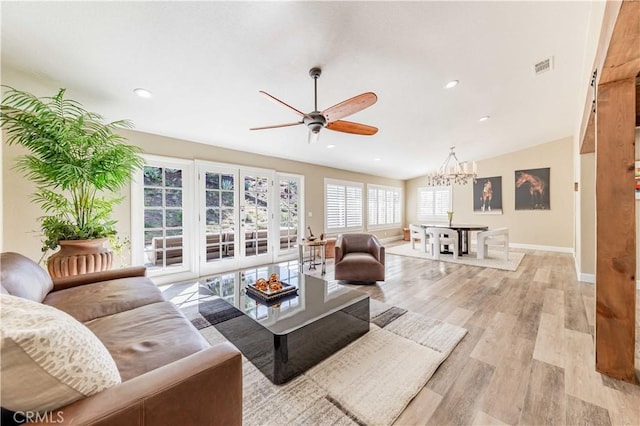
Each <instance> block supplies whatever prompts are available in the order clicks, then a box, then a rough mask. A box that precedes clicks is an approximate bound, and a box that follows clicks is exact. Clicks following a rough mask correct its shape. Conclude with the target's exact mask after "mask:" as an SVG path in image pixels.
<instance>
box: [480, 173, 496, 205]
mask: <svg viewBox="0 0 640 426" xmlns="http://www.w3.org/2000/svg"><path fill="white" fill-rule="evenodd" d="M492 198H493V185H491V181H490V180H489V179H487V180H486V181H485V182H484V185H483V186H482V195H481V196H480V210H482V211H485V210H486V211H488V212H490V211H491V199H492Z"/></svg>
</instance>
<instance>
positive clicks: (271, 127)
mask: <svg viewBox="0 0 640 426" xmlns="http://www.w3.org/2000/svg"><path fill="white" fill-rule="evenodd" d="M298 124H302V121H299V122H297V123H287V124H274V125H273V126H262V127H252V128H250V129H249V130H265V129H277V128H278V127H289V126H297V125H298Z"/></svg>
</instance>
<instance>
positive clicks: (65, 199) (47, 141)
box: [0, 86, 144, 250]
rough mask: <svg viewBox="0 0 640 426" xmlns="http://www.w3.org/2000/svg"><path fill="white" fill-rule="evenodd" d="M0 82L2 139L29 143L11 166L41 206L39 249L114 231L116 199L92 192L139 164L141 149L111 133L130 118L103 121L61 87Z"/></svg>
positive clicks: (107, 188) (118, 183)
mask: <svg viewBox="0 0 640 426" xmlns="http://www.w3.org/2000/svg"><path fill="white" fill-rule="evenodd" d="M3 87H5V89H6V92H5V94H4V97H3V100H2V105H0V126H2V128H3V129H4V131H5V134H6V139H7V143H8V144H9V145H14V144H15V145H20V146H23V147H24V148H26V149H27V150H28V151H29V153H28V154H27V155H24V156H21V157H19V158H18V159H17V161H16V164H15V167H16V169H17V170H19V171H20V172H22V173H23V174H24V176H25V177H26V178H27V179H29V180H31V181H33V182H34V183H35V184H36V185H37V186H38V191H37V192H36V193H35V194H33V197H32V199H33V200H34V202H36V203H37V204H39V205H40V207H41V208H42V210H43V211H44V212H45V213H47V214H48V215H47V216H43V217H41V218H40V221H41V223H42V228H43V231H44V233H45V237H46V241H45V243H44V247H43V250H48V249H53V248H55V247H56V246H57V244H58V241H59V239H85V238H83V237H87V236H91V238H97V237H106V236H113V235H115V221H114V220H112V219H111V216H112V213H113V207H114V205H115V204H117V203H118V202H119V201H120V199H118V198H113V197H104V196H97V194H98V193H103V192H104V193H117V192H118V191H119V190H120V189H122V188H123V187H124V186H125V185H127V184H128V183H129V182H130V180H131V175H132V173H133V172H134V171H135V170H138V169H140V168H142V166H143V164H144V163H143V160H142V158H141V157H140V155H139V154H140V152H141V150H140V149H139V148H138V147H136V146H133V145H128V144H127V143H126V142H127V141H126V139H125V138H124V137H123V136H122V135H119V134H117V133H116V132H117V131H118V129H126V128H132V127H133V124H132V123H131V122H130V121H128V120H118V121H113V122H110V123H104V122H103V119H102V117H101V116H100V115H99V114H96V113H93V112H89V111H86V110H85V109H84V107H83V106H82V105H81V104H80V103H79V102H77V101H74V100H71V99H66V98H65V97H64V95H65V89H60V90H59V91H58V93H57V94H56V95H55V96H52V97H41V98H38V97H36V96H34V95H32V94H30V93H27V92H23V91H19V90H15V89H13V88H10V87H6V86H3Z"/></svg>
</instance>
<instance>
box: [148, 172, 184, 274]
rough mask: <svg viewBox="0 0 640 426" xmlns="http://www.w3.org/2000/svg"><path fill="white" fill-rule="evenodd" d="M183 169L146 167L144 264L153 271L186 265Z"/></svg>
mask: <svg viewBox="0 0 640 426" xmlns="http://www.w3.org/2000/svg"><path fill="white" fill-rule="evenodd" d="M182 191H183V187H182V170H181V169H179V168H163V167H156V166H145V167H144V169H143V194H144V206H145V209H144V213H143V214H144V231H143V233H144V264H145V266H146V267H147V268H149V269H150V270H153V269H167V268H171V267H179V266H182V265H183V254H184V253H183V226H184V223H183V213H184V205H183V200H182Z"/></svg>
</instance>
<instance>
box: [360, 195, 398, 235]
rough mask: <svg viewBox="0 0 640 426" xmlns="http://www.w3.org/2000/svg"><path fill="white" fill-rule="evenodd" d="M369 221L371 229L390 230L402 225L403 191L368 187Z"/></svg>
mask: <svg viewBox="0 0 640 426" xmlns="http://www.w3.org/2000/svg"><path fill="white" fill-rule="evenodd" d="M367 187H368V191H367V194H368V197H369V199H368V200H367V205H368V210H367V214H368V217H367V220H368V226H369V227H371V228H389V227H390V226H389V225H400V224H401V222H402V218H401V217H400V215H401V212H402V196H401V193H400V191H401V189H400V188H394V187H386V186H379V185H368V186H367Z"/></svg>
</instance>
